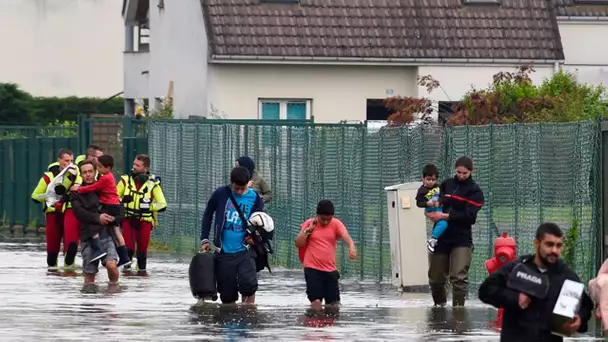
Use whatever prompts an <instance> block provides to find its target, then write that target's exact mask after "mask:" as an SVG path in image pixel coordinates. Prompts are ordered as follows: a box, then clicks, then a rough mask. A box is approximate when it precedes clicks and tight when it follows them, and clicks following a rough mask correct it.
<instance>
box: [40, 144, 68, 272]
mask: <svg viewBox="0 0 608 342" xmlns="http://www.w3.org/2000/svg"><path fill="white" fill-rule="evenodd" d="M73 160H74V154H73V153H72V151H70V150H69V149H66V148H62V149H60V150H59V152H58V153H57V164H58V167H56V168H54V169H53V171H47V172H45V173H44V174H43V175H42V177H41V178H40V180H39V181H38V185H37V186H36V188H35V189H34V191H33V192H32V199H33V200H34V201H35V202H36V203H42V204H43V210H44V212H45V213H46V260H47V266H48V269H49V270H50V271H56V270H57V269H58V268H57V258H58V256H59V249H60V247H61V237H62V235H63V223H64V214H63V203H62V202H57V203H56V204H55V205H54V206H52V207H47V205H46V203H45V193H46V190H47V187H48V185H49V183H51V181H52V180H53V179H55V177H56V176H57V175H58V174H59V173H60V172H61V171H63V169H65V168H66V167H68V166H69V165H70V164H72V162H73ZM66 233H67V232H66ZM77 233H78V232H77ZM68 235H69V234H68ZM76 236H78V235H76ZM76 239H78V237H76ZM70 242H71V239H64V242H63V243H64V254H66V252H67V250H68V248H67V246H68V245H69V243H70ZM72 248H73V247H72ZM77 248H78V245H77V244H76V249H77ZM76 249H74V253H73V255H70V258H68V255H67V254H66V260H65V261H64V262H65V264H64V266H66V265H67V266H68V268H69V267H72V265H73V264H74V258H75V256H76Z"/></svg>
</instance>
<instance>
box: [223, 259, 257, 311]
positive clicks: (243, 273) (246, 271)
mask: <svg viewBox="0 0 608 342" xmlns="http://www.w3.org/2000/svg"><path fill="white" fill-rule="evenodd" d="M215 270H216V271H215V276H216V278H217V292H219V293H220V299H221V300H222V303H224V304H228V303H234V302H236V301H237V300H238V299H239V293H240V294H241V295H242V296H245V297H249V296H253V295H254V294H255V292H256V291H257V290H258V273H257V271H256V269H255V261H254V260H253V258H252V257H251V255H250V254H249V252H248V251H243V252H238V253H223V252H222V253H219V254H218V255H217V257H216V258H215Z"/></svg>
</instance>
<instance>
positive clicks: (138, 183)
mask: <svg viewBox="0 0 608 342" xmlns="http://www.w3.org/2000/svg"><path fill="white" fill-rule="evenodd" d="M116 187H117V191H118V197H120V199H121V202H122V203H123V205H124V207H125V219H124V220H123V221H122V235H123V237H124V239H125V245H126V246H127V250H128V252H129V257H130V258H131V260H133V255H135V256H136V258H137V271H138V272H140V273H145V271H146V264H147V258H148V246H149V244H150V237H151V236H152V229H153V228H154V226H155V225H158V213H159V212H163V211H165V209H166V208H167V201H166V200H165V195H164V194H163V190H162V189H161V186H160V178H159V177H157V176H154V175H153V174H151V173H150V157H149V156H147V155H145V154H139V155H137V156H136V157H135V160H134V161H133V170H132V171H131V173H130V174H128V175H123V176H121V177H120V181H119V182H118V185H117V186H116ZM125 268H129V267H125Z"/></svg>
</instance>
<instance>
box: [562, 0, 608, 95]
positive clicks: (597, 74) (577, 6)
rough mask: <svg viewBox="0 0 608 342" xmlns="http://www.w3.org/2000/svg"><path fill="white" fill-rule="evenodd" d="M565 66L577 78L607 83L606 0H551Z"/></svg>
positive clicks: (607, 8)
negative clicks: (574, 73)
mask: <svg viewBox="0 0 608 342" xmlns="http://www.w3.org/2000/svg"><path fill="white" fill-rule="evenodd" d="M553 1H554V3H555V5H556V12H557V23H558V26H559V33H560V36H561V42H562V45H563V48H564V54H565V61H564V68H565V69H567V70H570V71H573V72H576V74H577V76H578V80H579V81H580V82H585V83H590V84H600V83H603V84H606V85H608V0H553Z"/></svg>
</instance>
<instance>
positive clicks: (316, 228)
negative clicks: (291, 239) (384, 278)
mask: <svg viewBox="0 0 608 342" xmlns="http://www.w3.org/2000/svg"><path fill="white" fill-rule="evenodd" d="M340 238H342V239H343V240H344V242H346V244H347V245H348V257H349V259H350V260H355V259H356V258H357V249H356V248H355V243H354V242H353V239H352V238H351V237H350V235H349V234H348V231H347V230H346V227H345V226H344V224H343V223H342V222H341V221H340V220H338V219H337V218H335V217H334V204H333V203H332V202H331V201H328V200H322V201H320V202H319V203H318V204H317V216H316V217H314V218H311V219H308V220H306V221H305V222H304V223H302V226H301V231H300V233H299V234H298V236H297V237H296V240H295V244H296V247H297V248H299V249H300V250H301V252H300V253H301V255H302V256H303V260H302V263H303V264H304V278H305V279H306V294H307V295H308V299H309V300H310V302H311V304H312V307H313V308H320V307H321V304H322V302H323V300H324V299H325V305H339V304H340V288H339V285H338V279H340V273H339V272H338V270H337V268H336V248H337V242H338V239H340Z"/></svg>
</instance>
